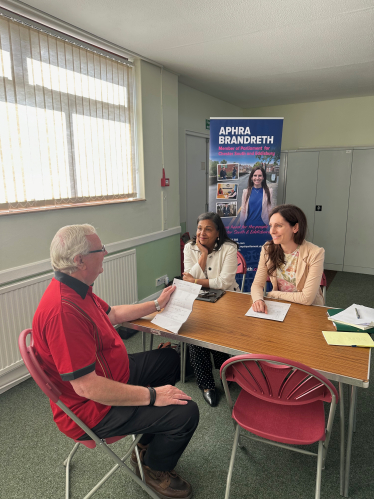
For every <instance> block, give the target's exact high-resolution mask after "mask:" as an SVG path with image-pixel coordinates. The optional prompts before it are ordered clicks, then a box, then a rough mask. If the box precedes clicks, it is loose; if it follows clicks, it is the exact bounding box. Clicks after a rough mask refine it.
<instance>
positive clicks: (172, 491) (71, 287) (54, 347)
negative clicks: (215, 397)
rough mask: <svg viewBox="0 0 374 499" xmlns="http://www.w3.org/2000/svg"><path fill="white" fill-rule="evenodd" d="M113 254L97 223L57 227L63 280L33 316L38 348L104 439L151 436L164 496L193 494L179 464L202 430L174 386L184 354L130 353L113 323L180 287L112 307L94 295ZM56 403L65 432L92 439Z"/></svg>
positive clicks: (71, 403)
mask: <svg viewBox="0 0 374 499" xmlns="http://www.w3.org/2000/svg"><path fill="white" fill-rule="evenodd" d="M106 254H107V252H106V250H105V247H104V246H103V245H102V243H101V241H100V238H99V236H98V235H97V233H96V231H95V229H94V227H92V226H91V225H87V224H84V225H70V226H66V227H63V228H62V229H60V230H59V231H58V232H57V234H56V235H55V237H54V238H53V241H52V244H51V261H52V266H53V269H54V270H55V277H54V278H53V279H52V281H51V283H50V284H49V286H48V288H47V290H46V291H45V293H44V295H43V297H42V299H41V301H40V304H39V306H38V308H37V310H36V313H35V316H34V320H33V336H34V342H35V347H36V350H37V352H38V355H39V357H40V359H41V361H42V364H43V367H44V369H45V370H46V372H48V374H49V375H50V376H51V378H52V380H53V381H54V382H55V384H56V385H57V386H58V388H59V389H60V390H61V392H62V394H63V395H62V397H61V400H62V401H63V402H64V403H65V404H66V405H67V406H68V407H69V408H70V409H72V410H73V412H75V414H76V415H77V416H78V417H79V418H81V419H82V420H83V421H84V422H85V423H86V424H87V426H88V427H89V428H92V430H93V431H94V432H95V433H96V434H97V435H98V436H99V437H100V438H106V437H111V436H120V435H126V434H136V433H144V436H143V437H142V440H141V442H140V444H139V447H140V448H141V459H142V461H143V463H144V470H145V477H146V482H147V484H148V485H149V486H150V487H152V488H153V489H154V490H155V492H156V493H157V494H158V495H160V497H164V498H173V497H178V498H189V497H191V495H192V489H191V485H190V484H189V483H188V482H186V481H185V480H183V479H182V478H181V477H180V476H178V475H177V474H176V473H175V472H174V471H173V469H174V467H175V465H176V463H177V461H178V459H179V457H180V456H181V455H182V453H183V451H184V449H185V448H186V446H187V445H188V443H189V441H190V439H191V437H192V435H193V433H194V431H195V429H196V427H197V424H198V420H199V412H198V409H197V406H196V404H195V403H194V402H192V401H191V397H189V396H188V395H186V394H185V393H183V392H182V391H181V390H179V389H178V388H176V387H175V386H174V384H175V382H176V381H177V379H178V376H179V357H178V355H177V353H176V352H174V351H173V350H172V349H161V350H153V351H150V352H143V353H138V354H134V355H128V354H127V351H126V348H125V346H124V344H123V342H122V340H121V338H120V337H119V335H118V333H117V332H116V330H115V329H114V328H113V324H119V323H121V322H124V321H129V320H130V321H131V320H133V319H136V318H139V317H141V316H143V315H147V314H149V313H151V312H154V311H155V310H156V309H157V310H160V308H162V307H164V306H165V305H166V303H167V302H168V300H169V298H170V295H171V293H172V292H173V291H174V288H175V287H169V288H166V289H164V291H163V292H162V293H161V295H160V297H159V298H158V300H155V301H154V302H153V301H150V302H146V303H142V304H136V305H118V306H113V307H110V306H109V305H108V304H107V303H105V302H104V301H103V300H102V299H100V298H99V297H98V296H96V295H95V294H94V293H93V292H92V284H93V283H94V281H95V279H96V278H97V277H98V275H99V274H100V273H101V272H103V259H104V256H105V255H106ZM124 278H126V276H124ZM51 406H52V411H53V415H54V420H55V422H56V424H57V426H58V427H59V429H60V430H61V431H62V432H63V433H65V434H66V435H68V436H69V437H71V438H74V439H80V440H82V439H83V440H84V439H87V438H89V437H88V436H87V435H86V434H82V433H83V432H82V430H81V429H80V428H79V427H78V426H77V425H76V424H75V423H74V422H73V421H72V420H71V419H70V418H69V417H68V416H66V415H65V413H64V412H63V411H61V409H59V407H57V406H56V405H55V404H54V403H52V402H51ZM136 471H137V473H138V475H139V470H138V468H137V470H136Z"/></svg>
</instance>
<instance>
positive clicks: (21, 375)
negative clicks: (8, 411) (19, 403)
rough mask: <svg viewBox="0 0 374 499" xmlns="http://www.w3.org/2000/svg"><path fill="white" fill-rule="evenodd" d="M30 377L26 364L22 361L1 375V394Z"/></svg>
mask: <svg viewBox="0 0 374 499" xmlns="http://www.w3.org/2000/svg"><path fill="white" fill-rule="evenodd" d="M29 377H30V374H29V371H28V370H27V368H26V366H25V364H24V363H23V362H22V361H20V362H17V364H16V365H14V366H12V369H9V370H8V371H7V372H6V373H4V374H3V375H2V376H0V395H1V394H2V393H4V392H6V391H7V390H10V389H11V388H13V387H14V386H16V385H18V384H19V383H22V381H25V380H26V379H28V378H29Z"/></svg>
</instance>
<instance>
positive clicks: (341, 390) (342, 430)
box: [339, 383, 345, 496]
mask: <svg viewBox="0 0 374 499" xmlns="http://www.w3.org/2000/svg"><path fill="white" fill-rule="evenodd" d="M339 409H340V495H341V496H342V495H343V494H344V474H345V424H344V385H343V383H339Z"/></svg>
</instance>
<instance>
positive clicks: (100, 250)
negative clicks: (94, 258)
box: [88, 245, 105, 253]
mask: <svg viewBox="0 0 374 499" xmlns="http://www.w3.org/2000/svg"><path fill="white" fill-rule="evenodd" d="M101 252H103V253H104V252H105V246H104V245H102V247H101V249H99V250H94V251H89V252H88V253H101Z"/></svg>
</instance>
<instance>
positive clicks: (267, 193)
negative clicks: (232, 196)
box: [244, 166, 271, 204]
mask: <svg viewBox="0 0 374 499" xmlns="http://www.w3.org/2000/svg"><path fill="white" fill-rule="evenodd" d="M257 170H261V172H262V176H263V177H264V178H263V179H262V183H261V187H262V188H263V189H264V191H265V192H266V195H267V198H268V204H271V199H270V190H269V187H268V185H267V183H266V171H265V170H264V168H263V167H262V166H255V167H254V168H252V171H251V173H250V174H249V179H248V187H247V189H248V190H247V197H246V199H245V203H244V204H247V203H248V199H249V198H250V196H251V192H252V188H253V180H252V178H253V175H254V174H255V172H256V171H257Z"/></svg>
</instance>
